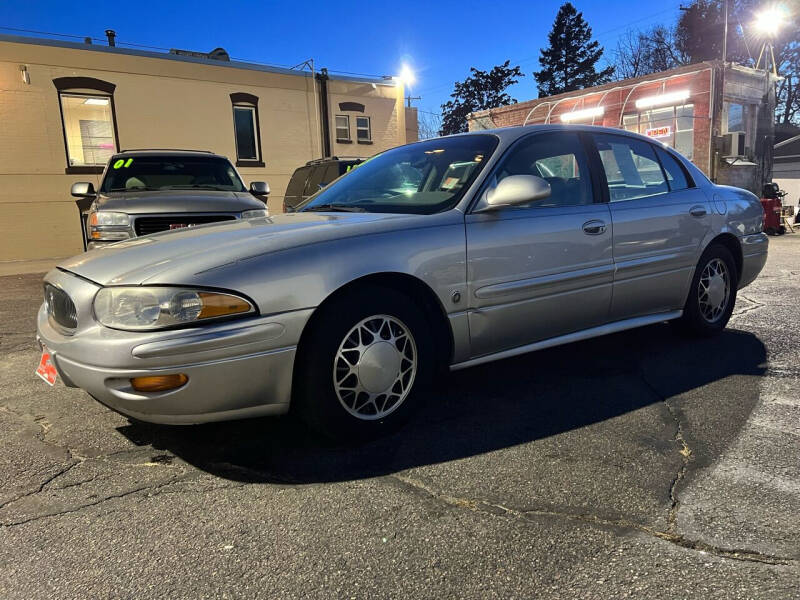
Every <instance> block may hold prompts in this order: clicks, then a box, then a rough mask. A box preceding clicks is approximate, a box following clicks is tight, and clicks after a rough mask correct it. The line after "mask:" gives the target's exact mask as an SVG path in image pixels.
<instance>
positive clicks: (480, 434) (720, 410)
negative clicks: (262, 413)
mask: <svg viewBox="0 0 800 600" xmlns="http://www.w3.org/2000/svg"><path fill="white" fill-rule="evenodd" d="M765 365H766V349H765V347H764V345H763V344H762V342H761V341H760V340H759V339H758V338H757V337H756V336H754V335H753V334H751V333H747V332H742V331H736V330H730V329H728V330H725V331H724V332H723V333H722V334H720V335H718V336H716V337H714V338H710V339H700V340H697V339H687V338H684V337H681V336H680V335H678V334H676V333H675V332H674V330H673V328H671V327H670V326H669V325H667V324H660V325H653V326H650V327H646V328H642V329H638V330H632V331H628V332H623V333H619V334H615V335H611V336H606V337H602V338H597V339H593V340H587V341H584V342H577V343H573V344H569V345H566V346H560V347H557V348H552V349H548V350H542V351H539V352H534V353H529V354H526V355H522V356H519V357H515V358H510V359H506V360H503V361H498V362H494V363H489V364H486V365H482V366H479V367H474V368H472V369H466V370H463V371H458V372H455V373H451V374H449V375H448V376H447V377H446V379H445V381H443V382H442V384H441V386H440V389H439V390H438V391H437V392H436V393H435V394H434V395H433V397H432V398H431V401H430V402H429V403H428V404H427V405H426V406H425V407H424V408H423V409H422V410H420V411H419V412H418V414H417V415H416V417H415V418H414V419H413V420H412V421H411V422H410V423H409V424H408V425H407V426H406V427H404V428H403V429H401V430H400V431H398V432H396V433H394V434H392V435H390V436H387V437H385V438H382V439H378V440H375V441H372V442H369V443H366V444H363V445H358V446H353V445H349V446H346V445H334V444H331V443H329V442H326V441H325V440H323V439H321V438H320V437H319V436H317V435H315V434H314V433H311V432H309V431H308V430H307V429H306V428H305V427H304V426H303V425H302V424H300V423H298V422H297V421H296V420H295V419H294V418H291V417H288V416H287V417H278V418H276V417H271V418H259V419H251V420H246V421H233V422H227V423H214V424H207V425H198V426H193V427H168V426H158V425H151V424H146V423H139V422H135V423H131V424H129V425H126V426H124V427H121V428H119V431H120V432H121V433H122V434H123V435H125V436H126V437H127V438H129V439H130V440H131V441H133V442H134V443H136V444H137V445H152V446H153V447H154V448H156V449H159V450H165V451H168V452H171V453H173V454H174V455H176V456H178V457H180V458H181V459H183V460H185V461H186V462H188V463H190V464H192V465H194V466H196V467H197V468H199V469H202V470H204V471H207V472H210V473H212V474H215V475H217V476H220V477H224V478H227V479H231V480H236V481H245V482H274V483H317V482H331V481H343V480H352V479H359V478H366V477H374V476H380V475H386V474H390V473H395V472H398V471H402V470H404V469H408V468H412V467H417V466H422V465H429V464H434V463H441V462H445V461H452V460H456V459H460V458H465V457H469V456H474V455H478V454H482V453H485V452H490V451H493V450H498V449H501V448H506V447H510V446H514V445H517V444H525V443H529V442H532V441H535V440H538V439H542V438H546V437H549V436H554V435H558V434H560V433H563V432H567V431H570V430H573V429H577V428H580V427H584V426H587V425H591V424H593V423H597V422H600V421H603V420H606V419H611V418H613V417H617V416H620V415H623V414H625V413H628V412H630V411H635V410H637V409H639V408H642V407H644V406H647V405H650V404H653V403H656V402H662V401H664V400H665V399H668V398H674V397H676V396H681V395H683V394H686V393H687V392H691V391H693V390H695V391H696V390H698V388H701V387H702V388H703V389H702V390H700V391H697V392H696V394H695V396H693V397H692V398H691V399H689V400H687V402H689V401H691V402H694V403H695V404H699V403H702V405H703V406H702V408H698V410H699V411H700V413H701V417H700V418H701V419H704V422H703V423H702V426H703V428H705V429H707V431H708V432H710V433H709V435H712V436H713V435H715V434H714V432H719V431H723V430H724V431H725V432H726V433H725V435H722V434H719V435H720V437H721V438H724V439H725V440H731V439H733V438H734V437H735V433H736V431H738V429H739V428H741V426H742V425H743V424H744V423H745V421H746V420H747V417H748V415H749V414H750V412H751V411H752V408H753V406H754V405H755V402H756V401H757V399H758V386H759V377H758V376H759V375H761V374H763V373H764V371H765ZM740 375H743V376H753V377H736V378H735V381H734V380H731V381H733V382H732V383H731V381H729V383H728V384H727V385H726V384H725V382H726V380H729V378H732V377H735V376H740ZM706 386H708V387H706ZM731 387H734V388H735V392H734V393H728V390H730V388H731ZM681 398H683V396H681ZM679 400H680V399H679ZM679 400H675V402H677V408H676V410H682V407H681V404H680V401H679ZM715 421H718V422H715ZM655 437H657V436H656V434H655V433H654V438H655ZM712 446H713V447H714V448H715V451H716V452H715V453H716V454H718V453H719V452H720V451H721V449H720V444H719V443H715V444H712Z"/></svg>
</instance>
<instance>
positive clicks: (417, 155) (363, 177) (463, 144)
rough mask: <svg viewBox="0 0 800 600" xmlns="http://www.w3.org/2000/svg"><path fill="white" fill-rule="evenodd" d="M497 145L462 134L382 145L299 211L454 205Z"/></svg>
mask: <svg viewBox="0 0 800 600" xmlns="http://www.w3.org/2000/svg"><path fill="white" fill-rule="evenodd" d="M496 147H497V138H495V137H494V136H492V135H467V136H458V137H452V138H442V139H436V140H431V141H428V142H419V143H416V144H411V145H409V146H401V147H400V148H395V149H393V150H388V151H387V152H384V153H382V154H378V155H377V156H375V157H373V158H371V159H369V160H368V161H366V162H365V163H363V164H361V165H359V166H358V167H357V168H355V169H353V170H352V171H351V172H350V173H348V174H347V175H346V176H345V177H342V178H341V179H339V180H338V181H336V183H334V184H333V185H331V186H330V187H327V188H325V189H323V190H321V191H319V192H318V193H317V194H315V195H314V196H312V197H311V198H310V199H309V200H308V202H307V203H306V204H305V205H304V206H303V207H302V208H301V209H300V210H301V211H325V210H332V211H338V210H347V211H365V212H394V213H418V214H432V213H435V212H440V211H443V210H448V209H450V208H452V207H453V206H455V205H456V204H457V203H458V201H459V200H460V199H461V196H462V195H463V194H464V193H465V192H466V191H467V189H468V188H469V186H470V185H471V184H472V182H473V181H475V178H476V177H477V176H478V173H479V172H480V170H481V167H482V166H483V165H484V164H486V161H487V160H488V159H489V156H490V155H491V153H492V152H493V151H494V149H495V148H496Z"/></svg>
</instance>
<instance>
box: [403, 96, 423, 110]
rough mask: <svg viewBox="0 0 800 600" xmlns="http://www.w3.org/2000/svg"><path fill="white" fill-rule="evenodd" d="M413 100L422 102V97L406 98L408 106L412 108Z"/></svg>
mask: <svg viewBox="0 0 800 600" xmlns="http://www.w3.org/2000/svg"><path fill="white" fill-rule="evenodd" d="M412 100H422V97H421V96H406V106H408V108H411V101H412Z"/></svg>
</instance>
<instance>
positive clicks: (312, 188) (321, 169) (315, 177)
mask: <svg viewBox="0 0 800 600" xmlns="http://www.w3.org/2000/svg"><path fill="white" fill-rule="evenodd" d="M325 169H326V166H325V165H314V166H313V167H311V173H310V174H309V176H308V181H307V182H306V190H305V194H304V195H305V196H313V195H314V194H316V193H317V192H318V191H320V189H322V188H321V187H320V186H321V184H322V178H323V177H324V175H325Z"/></svg>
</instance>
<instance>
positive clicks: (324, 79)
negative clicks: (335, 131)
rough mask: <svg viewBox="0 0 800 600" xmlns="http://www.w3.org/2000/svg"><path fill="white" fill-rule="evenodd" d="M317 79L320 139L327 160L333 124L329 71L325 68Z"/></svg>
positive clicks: (329, 152)
mask: <svg viewBox="0 0 800 600" xmlns="http://www.w3.org/2000/svg"><path fill="white" fill-rule="evenodd" d="M315 77H316V79H317V81H319V110H320V118H321V120H322V128H321V131H320V137H321V138H322V156H323V158H325V157H328V156H330V155H331V124H330V121H329V118H328V69H326V68H324V67H323V68H322V69H320V72H319V73H317V74H316V76H315Z"/></svg>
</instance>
